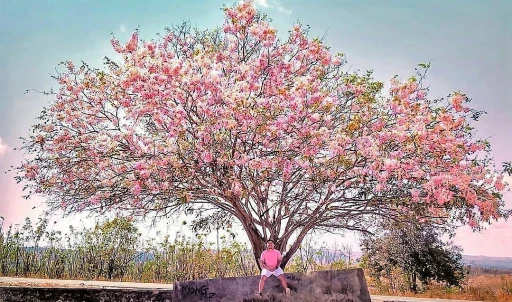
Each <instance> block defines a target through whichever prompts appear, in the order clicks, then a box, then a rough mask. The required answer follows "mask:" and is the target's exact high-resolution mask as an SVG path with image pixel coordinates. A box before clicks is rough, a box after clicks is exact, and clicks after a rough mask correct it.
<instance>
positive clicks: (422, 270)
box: [361, 221, 466, 292]
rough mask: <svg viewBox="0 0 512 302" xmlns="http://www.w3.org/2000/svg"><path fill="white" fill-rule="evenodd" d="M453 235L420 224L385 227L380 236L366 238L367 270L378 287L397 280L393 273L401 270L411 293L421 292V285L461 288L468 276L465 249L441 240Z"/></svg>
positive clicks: (431, 226) (364, 246) (447, 230)
mask: <svg viewBox="0 0 512 302" xmlns="http://www.w3.org/2000/svg"><path fill="white" fill-rule="evenodd" d="M450 231H451V230H450V229H445V228H440V227H439V226H436V225H434V224H430V223H419V222H417V221H408V222H387V223H384V224H383V225H382V229H381V231H380V232H379V234H378V235H377V236H365V237H364V239H363V240H362V242H361V243H362V249H363V251H364V254H363V258H365V261H364V262H365V266H367V268H368V271H369V273H370V275H371V276H372V277H373V278H375V279H376V280H377V283H380V282H381V281H382V280H380V279H381V278H382V277H384V278H388V279H392V278H396V277H397V276H396V275H393V272H394V271H395V269H398V270H399V272H402V274H404V275H405V277H406V284H407V286H408V290H411V291H412V292H417V291H418V282H421V283H422V284H424V285H428V284H431V283H432V281H436V282H444V283H446V284H447V285H449V286H461V283H462V281H463V279H464V277H465V276H466V271H465V269H464V264H463V263H462V254H461V251H462V249H461V248H460V247H459V246H455V245H453V243H451V242H444V241H443V240H442V239H441V236H442V235H445V234H448V233H450Z"/></svg>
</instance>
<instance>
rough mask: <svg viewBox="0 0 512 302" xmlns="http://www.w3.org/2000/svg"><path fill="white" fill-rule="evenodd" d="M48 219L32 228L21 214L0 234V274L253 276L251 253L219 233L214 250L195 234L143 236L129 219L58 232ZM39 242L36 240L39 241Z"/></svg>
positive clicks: (152, 278) (159, 278)
mask: <svg viewBox="0 0 512 302" xmlns="http://www.w3.org/2000/svg"><path fill="white" fill-rule="evenodd" d="M47 223H48V221H47V220H45V219H41V220H39V222H38V223H37V224H36V227H35V228H34V227H33V226H32V222H31V221H30V219H28V218H27V220H26V222H25V224H24V225H23V226H22V228H21V229H17V230H13V229H12V226H10V227H9V228H8V229H7V230H6V232H5V233H0V275H2V276H24V277H43V278H57V279H60V278H65V279H82V280H122V281H139V282H173V281H176V280H192V279H202V278H220V277H232V276H247V275H253V274H255V273H256V272H257V271H256V266H255V264H254V262H252V261H249V260H248V259H247V255H250V254H251V252H250V250H248V249H247V248H246V247H245V246H244V245H242V244H240V243H238V242H236V241H233V240H231V239H229V238H223V248H222V249H221V250H220V251H214V250H212V249H211V248H210V246H208V245H205V243H204V242H203V241H202V240H201V239H200V238H198V239H196V240H191V239H187V238H184V237H178V238H176V239H175V240H174V241H171V240H170V238H169V236H162V237H161V238H162V241H156V239H154V238H151V239H149V238H148V239H146V240H143V238H142V237H141V234H140V232H139V231H138V229H137V228H136V227H135V226H134V224H133V222H132V221H131V220H130V219H127V218H114V219H112V220H107V221H104V222H102V223H97V224H96V225H95V226H94V227H92V228H89V229H87V228H84V229H82V230H76V229H74V228H73V227H71V228H70V230H69V232H68V233H66V234H64V235H62V234H61V233H60V232H55V231H46V229H47ZM41 243H42V244H41Z"/></svg>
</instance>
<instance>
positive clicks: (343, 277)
mask: <svg viewBox="0 0 512 302" xmlns="http://www.w3.org/2000/svg"><path fill="white" fill-rule="evenodd" d="M259 279H260V278H259V276H250V277H240V278H225V279H205V280H194V281H186V282H176V283H175V284H174V301H180V302H252V301H272V302H281V301H300V302H310V301H311V302H324V301H325V302H327V301H328V302H371V299H370V294H369V292H368V287H367V285H366V280H365V278H364V274H363V270H362V269H349V270H337V271H318V272H311V273H307V274H288V273H287V274H286V279H287V281H288V287H289V288H290V289H291V295H290V296H289V297H287V296H285V294H284V290H283V288H282V286H281V285H280V283H279V280H278V279H277V278H275V277H271V278H269V279H267V282H266V283H265V289H264V291H263V294H264V299H261V298H260V299H258V298H256V296H255V294H256V293H257V291H258V283H259Z"/></svg>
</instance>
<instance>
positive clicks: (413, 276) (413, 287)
mask: <svg viewBox="0 0 512 302" xmlns="http://www.w3.org/2000/svg"><path fill="white" fill-rule="evenodd" d="M410 289H411V291H412V292H413V293H417V292H418V287H417V285H416V272H412V276H411V286H410Z"/></svg>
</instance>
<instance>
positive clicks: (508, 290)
mask: <svg viewBox="0 0 512 302" xmlns="http://www.w3.org/2000/svg"><path fill="white" fill-rule="evenodd" d="M370 293H371V294H374V295H383V294H384V295H392V296H406V297H417V298H438V299H456V300H473V301H489V302H511V301H512V273H509V274H494V275H493V274H485V275H478V276H471V275H470V276H468V278H467V280H466V282H465V284H464V286H463V287H462V288H447V287H445V286H443V285H431V286H429V287H428V288H427V289H425V290H424V291H423V292H422V293H418V294H414V293H412V292H389V291H382V290H378V289H377V288H374V287H370Z"/></svg>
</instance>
